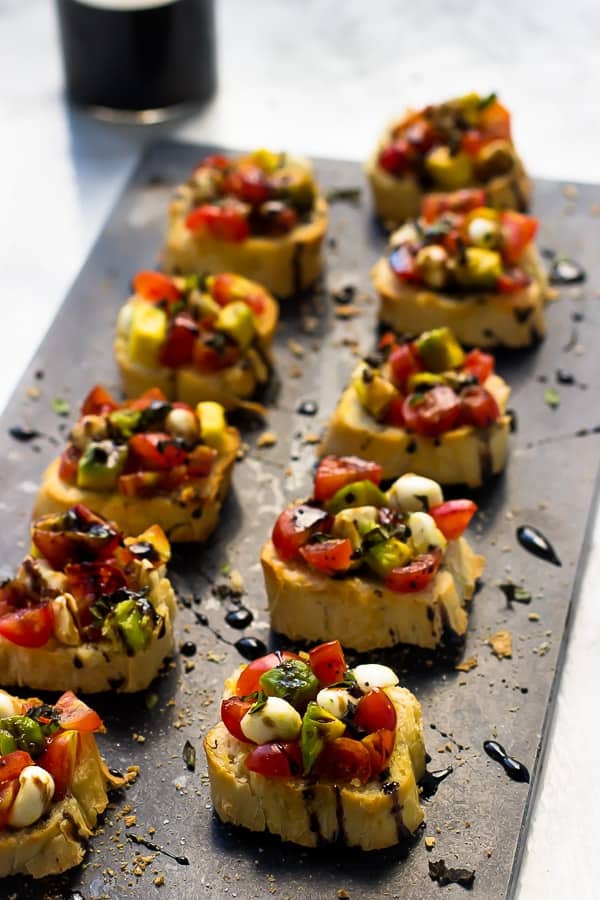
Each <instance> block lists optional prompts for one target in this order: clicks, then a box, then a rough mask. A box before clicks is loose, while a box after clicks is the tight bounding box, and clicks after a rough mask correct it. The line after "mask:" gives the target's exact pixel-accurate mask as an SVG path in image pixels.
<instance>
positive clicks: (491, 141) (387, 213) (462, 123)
mask: <svg viewBox="0 0 600 900" xmlns="http://www.w3.org/2000/svg"><path fill="white" fill-rule="evenodd" d="M366 173H367V177H368V179H369V182H370V184H371V189H372V192H373V200H374V205H375V209H376V212H377V214H378V215H379V216H380V217H381V219H382V220H383V221H384V223H386V224H388V225H389V226H390V227H393V226H395V225H399V224H400V223H402V222H404V221H406V220H407V219H414V218H416V216H418V214H419V211H420V209H421V201H422V199H423V197H424V196H425V195H432V197H433V198H435V196H436V194H437V193H444V192H451V191H457V190H459V191H460V190H462V191H464V190H472V191H475V192H476V194H477V196H478V198H479V199H478V202H477V205H478V206H485V205H487V206H492V207H494V208H495V209H514V210H518V211H521V212H525V211H526V210H527V209H528V208H529V202H530V194H531V188H530V183H529V179H528V178H527V175H526V174H525V170H524V168H523V164H522V162H521V160H520V159H519V156H518V155H517V152H516V150H515V147H514V144H513V141H512V137H511V128H510V114H509V112H508V110H507V109H506V107H505V106H503V105H502V104H501V103H500V102H499V100H498V99H497V98H496V96H495V94H490V95H489V96H487V97H481V96H480V95H479V94H475V93H472V94H467V95H465V96H463V97H458V98H456V99H453V100H448V101H446V102H445V103H440V104H436V105H430V106H426V107H425V108H424V109H420V110H417V111H409V112H407V113H406V115H404V116H403V117H402V118H401V119H398V120H396V121H394V122H392V123H391V124H390V125H389V126H388V128H386V130H385V132H384V134H383V135H382V137H381V140H380V142H379V145H378V147H377V149H376V151H375V152H374V154H373V155H372V156H371V158H370V159H369V161H368V163H367V165H366ZM434 202H435V201H434Z"/></svg>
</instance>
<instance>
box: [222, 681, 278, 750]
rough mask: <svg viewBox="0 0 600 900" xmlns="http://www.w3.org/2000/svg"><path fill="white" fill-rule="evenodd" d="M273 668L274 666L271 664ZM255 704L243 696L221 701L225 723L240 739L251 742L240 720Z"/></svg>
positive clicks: (229, 730)
mask: <svg viewBox="0 0 600 900" xmlns="http://www.w3.org/2000/svg"><path fill="white" fill-rule="evenodd" d="M271 668H273V667H272V666H271ZM252 705H253V701H252V700H242V698H241V697H228V698H227V699H226V700H223V701H222V702H221V718H222V720H223V725H224V726H225V728H226V729H227V731H228V732H229V734H232V735H233V736H234V738H237V739H238V741H245V742H246V743H250V742H249V741H248V738H247V737H246V735H245V734H244V732H243V731H242V729H241V726H240V722H241V721H242V719H243V718H244V716H245V715H246V713H247V712H248V710H249V709H250V707H251V706H252Z"/></svg>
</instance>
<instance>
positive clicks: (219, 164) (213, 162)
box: [196, 153, 231, 171]
mask: <svg viewBox="0 0 600 900" xmlns="http://www.w3.org/2000/svg"><path fill="white" fill-rule="evenodd" d="M230 166H231V160H230V159H229V157H228V156H224V155H223V154H222V153H211V154H210V155H209V156H205V157H204V159H203V160H202V162H201V163H199V164H198V165H197V166H196V171H198V169H219V170H220V171H223V170H224V169H228V168H229V167H230Z"/></svg>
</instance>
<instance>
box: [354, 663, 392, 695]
mask: <svg viewBox="0 0 600 900" xmlns="http://www.w3.org/2000/svg"><path fill="white" fill-rule="evenodd" d="M352 671H353V673H354V677H355V678H356V683H357V684H358V686H359V688H360V690H361V691H362V692H363V694H368V693H369V691H372V690H373V688H386V687H393V686H394V685H395V684H398V676H397V675H396V673H395V672H394V670H393V669H390V667H389V666H382V665H380V664H379V663H365V664H364V665H362V666H357V667H356V668H355V669H352Z"/></svg>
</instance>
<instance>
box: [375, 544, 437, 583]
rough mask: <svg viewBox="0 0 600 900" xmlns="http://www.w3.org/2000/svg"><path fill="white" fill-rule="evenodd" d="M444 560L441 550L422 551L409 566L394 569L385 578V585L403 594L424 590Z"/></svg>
mask: <svg viewBox="0 0 600 900" xmlns="http://www.w3.org/2000/svg"><path fill="white" fill-rule="evenodd" d="M441 561H442V552H441V550H435V551H434V552H432V553H422V554H421V555H420V556H417V558H416V559H414V560H413V561H412V562H410V563H409V564H408V565H407V566H400V567H398V568H396V569H392V571H391V572H389V573H388V575H387V577H386V579H385V586H386V587H388V588H389V589H390V590H391V591H398V592H399V593H401V594H414V593H416V592H418V591H424V590H425V588H426V587H427V585H428V584H429V582H430V581H432V579H433V578H434V577H435V575H436V573H437V570H438V569H439V567H440V563H441Z"/></svg>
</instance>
